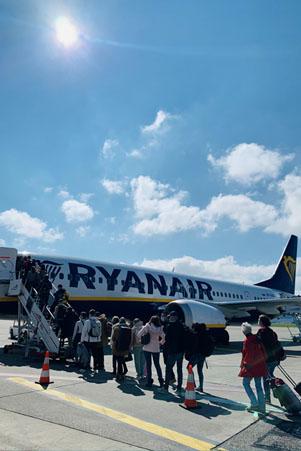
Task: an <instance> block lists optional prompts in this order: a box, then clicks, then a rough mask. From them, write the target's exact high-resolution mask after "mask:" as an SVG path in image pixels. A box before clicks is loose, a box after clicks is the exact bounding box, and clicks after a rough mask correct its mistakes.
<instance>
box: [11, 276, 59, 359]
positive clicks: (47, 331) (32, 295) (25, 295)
mask: <svg viewBox="0 0 301 451" xmlns="http://www.w3.org/2000/svg"><path fill="white" fill-rule="evenodd" d="M13 284H14V285H15V284H16V282H15V281H14V280H12V281H11V283H10V286H11V285H13ZM9 293H10V290H9ZM18 300H19V303H20V304H21V306H22V308H23V309H24V311H25V313H26V316H27V318H28V325H29V326H30V329H31V330H32V331H33V333H34V335H36V336H37V338H38V339H40V340H41V341H42V342H43V343H44V345H45V348H46V349H47V350H48V351H49V352H51V353H52V354H58V353H59V348H60V341H59V338H58V337H57V336H56V335H55V333H54V331H53V329H52V327H51V325H50V321H49V320H47V319H46V317H45V313H46V312H47V317H48V318H49V319H50V318H51V316H50V312H49V310H48V309H45V310H43V312H42V311H41V310H40V308H39V305H38V302H37V300H38V298H37V295H36V292H35V290H31V291H30V292H29V291H28V290H27V288H26V287H25V285H24V284H23V283H22V281H21V284H20V293H19V295H18Z"/></svg>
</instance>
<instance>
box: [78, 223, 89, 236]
mask: <svg viewBox="0 0 301 451" xmlns="http://www.w3.org/2000/svg"><path fill="white" fill-rule="evenodd" d="M75 231H76V233H77V234H78V235H79V236H80V237H82V238H83V237H85V236H87V234H88V233H89V232H90V227H89V226H79V227H78V228H77V229H76V230H75Z"/></svg>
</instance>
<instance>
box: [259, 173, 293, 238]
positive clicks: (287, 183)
mask: <svg viewBox="0 0 301 451" xmlns="http://www.w3.org/2000/svg"><path fill="white" fill-rule="evenodd" d="M278 189H279V190H280V192H281V193H283V196H284V197H283V201H282V204H281V208H280V212H281V213H280V215H279V217H278V219H277V220H276V221H274V222H273V223H272V224H271V225H269V226H268V227H267V229H266V230H267V231H268V232H276V233H281V234H282V235H284V236H286V235H290V234H291V233H293V234H296V235H300V234H301V212H300V202H301V176H299V175H297V174H288V175H287V176H286V177H285V178H284V179H283V180H282V181H280V182H279V183H278Z"/></svg>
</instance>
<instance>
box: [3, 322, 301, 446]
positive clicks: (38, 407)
mask: <svg viewBox="0 0 301 451" xmlns="http://www.w3.org/2000/svg"><path fill="white" fill-rule="evenodd" d="M10 324H11V321H9V320H0V412H1V424H0V450H1V451H8V450H9V451H10V450H23V451H32V450H43V451H44V450H45V451H46V450H47V451H48V450H55V451H65V450H66V451H67V450H70V451H71V450H74V451H79V450H85V451H89V450H91V451H92V450H93V451H94V450H116V451H117V450H118V451H123V450H129V451H130V450H153V451H163V450H164V451H165V450H170V451H171V450H175V451H180V450H181V451H188V450H190V451H191V450H211V449H214V450H221V449H224V450H229V451H237V450H239V451H253V450H261V451H262V450H273V451H277V450H291V451H297V450H298V451H300V449H301V419H300V418H299V417H287V416H286V415H285V413H284V411H283V409H282V408H281V407H280V406H279V403H278V401H277V400H274V402H273V405H272V406H268V411H269V414H268V415H267V416H266V417H265V418H263V419H259V418H258V416H257V415H256V414H251V413H248V412H246V411H245V408H246V406H247V404H248V400H247V397H246V395H245V393H244V390H243V388H242V385H241V378H239V377H238V376H237V374H238V371H239V364H240V350H241V342H242V335H241V332H240V327H239V326H230V327H228V331H229V333H230V339H231V344H230V346H229V348H227V349H218V350H217V351H216V352H215V354H214V355H213V356H211V357H210V358H209V359H208V369H206V368H205V369H204V373H205V384H204V389H205V393H204V394H197V399H198V403H199V408H198V409H196V410H191V411H187V410H185V409H183V408H181V407H180V406H179V403H181V401H183V399H182V398H180V397H178V396H176V395H175V394H174V393H173V390H170V393H169V394H162V393H159V392H158V383H157V379H156V378H155V387H154V389H152V390H147V389H145V388H144V386H143V384H141V385H139V384H138V383H137V382H136V380H135V378H134V376H135V371H134V365H133V362H130V363H129V364H128V368H129V372H128V374H127V380H126V382H125V383H122V384H118V383H117V382H116V381H115V380H114V379H113V377H112V375H111V374H110V373H109V371H111V356H110V355H107V356H106V358H105V366H106V369H107V371H108V372H103V373H100V374H96V375H94V374H93V373H91V374H90V373H88V374H81V373H79V372H78V371H77V370H76V368H75V366H74V365H73V364H67V365H63V364H62V363H59V362H51V363H50V367H51V370H50V372H51V374H50V377H51V380H52V381H53V382H54V383H53V384H51V385H50V386H49V387H48V389H47V390H43V389H42V388H41V387H40V386H39V385H37V384H35V381H38V379H39V376H40V372H41V365H42V361H41V358H36V357H35V358H33V357H30V358H25V357H24V356H23V355H21V354H20V353H9V354H4V353H3V346H4V345H5V344H9V343H11V340H10V339H9V338H8V329H9V326H10ZM255 330H256V328H255ZM275 330H276V332H277V334H278V336H279V339H280V340H281V341H282V342H283V344H284V347H285V349H286V351H287V359H286V360H285V361H284V362H283V366H284V367H285V368H286V369H287V371H288V372H289V373H290V374H291V376H292V377H293V378H294V379H295V380H296V381H298V382H299V381H300V380H301V365H300V362H301V345H300V344H299V345H298V344H294V343H293V342H292V340H291V337H290V334H289V331H288V329H287V328H282V327H277V328H275ZM295 332H296V331H295ZM195 373H196V372H195ZM277 374H278V375H279V376H280V373H279V370H277ZM195 376H196V374H195ZM185 379H186V375H185ZM196 382H197V383H198V380H197V381H196ZM184 385H185V384H184Z"/></svg>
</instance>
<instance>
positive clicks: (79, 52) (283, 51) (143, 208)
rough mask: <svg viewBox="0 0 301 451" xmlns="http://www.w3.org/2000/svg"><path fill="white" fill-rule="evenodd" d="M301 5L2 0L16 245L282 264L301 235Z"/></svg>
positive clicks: (247, 271)
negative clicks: (63, 38) (66, 37)
mask: <svg viewBox="0 0 301 451" xmlns="http://www.w3.org/2000/svg"><path fill="white" fill-rule="evenodd" d="M300 13H301V4H300V2H299V1H290V2H284V1H275V0H273V1H272V0H270V1H255V0H252V1H250V2H241V1H231V2H228V1H212V0H211V1H199V0H197V1H192V0H191V1H188V2H184V3H183V2H182V1H175V0H173V1H168V0H166V1H164V2H159V1H148V0H144V1H133V0H132V1H126V0H124V1H121V0H119V1H114V0H110V1H100V0H99V1H90V2H88V3H87V2H84V1H75V0H74V1H72V2H71V1H70V2H68V1H65V2H61V1H57V2H56V1H47V0H44V1H43V2H40V1H32V0H27V1H26V2H19V1H15V0H0V42H1V52H0V74H1V84H0V99H1V102H0V151H1V176H2V191H1V192H2V194H1V198H0V243H1V244H2V245H8V246H15V247H17V248H18V249H19V250H30V251H31V252H38V253H51V254H59V255H72V256H78V257H79V256H80V257H83V258H93V259H97V260H108V261H115V262H120V261H122V262H127V263H131V264H132V263H139V264H141V263H144V264H147V265H149V266H156V267H164V268H166V269H171V268H173V267H175V269H176V270H181V271H185V272H187V271H188V272H193V273H195V274H203V275H208V276H211V277H217V278H224V277H225V278H228V279H229V278H230V279H231V278H234V279H235V280H240V281H245V282H256V281H258V280H259V279H261V278H262V277H266V276H269V275H270V273H271V271H273V267H274V265H275V263H276V262H277V260H278V258H279V256H280V254H281V251H282V248H283V246H284V245H285V242H286V240H287V238H288V236H289V235H290V234H291V233H295V234H297V235H300V234H301V212H300V198H301V171H300V168H301V156H300V144H301V140H300V117H301V115H300V113H301V98H300V97H301V90H300V84H301V64H300V50H301V48H300V47H301V29H300V26H299V18H300ZM62 17H65V18H67V19H68V20H69V21H70V23H71V24H72V26H73V25H74V27H76V30H78V35H77V39H76V42H75V43H74V45H71V46H69V47H66V46H65V45H64V44H63V43H62V42H60V41H59V40H58V36H57V31H56V28H55V27H56V26H55V24H56V23H57V22H56V21H57V19H58V18H62ZM299 266H300V265H299ZM299 274H300V276H299V277H298V289H301V281H300V280H301V273H300V272H299Z"/></svg>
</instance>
